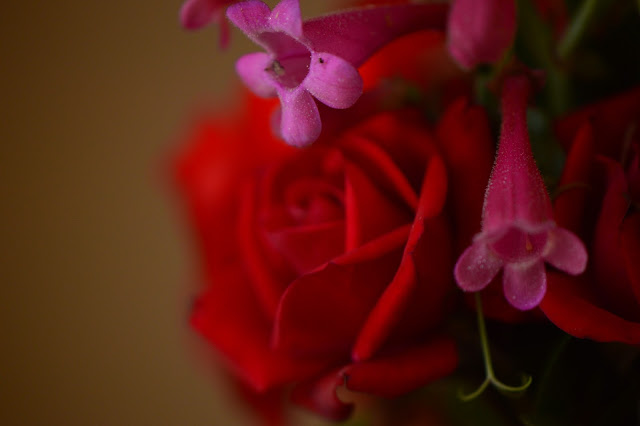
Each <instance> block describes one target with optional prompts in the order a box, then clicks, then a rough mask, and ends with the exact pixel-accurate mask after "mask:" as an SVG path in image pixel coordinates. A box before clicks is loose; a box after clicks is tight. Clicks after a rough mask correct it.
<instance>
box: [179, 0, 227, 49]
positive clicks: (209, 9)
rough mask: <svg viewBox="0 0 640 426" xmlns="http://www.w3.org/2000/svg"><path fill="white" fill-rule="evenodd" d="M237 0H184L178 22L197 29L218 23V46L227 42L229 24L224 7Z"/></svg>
mask: <svg viewBox="0 0 640 426" xmlns="http://www.w3.org/2000/svg"><path fill="white" fill-rule="evenodd" d="M236 2H238V0H186V1H185V2H184V3H183V4H182V7H181V8H180V23H181V24H182V26H183V27H184V28H186V29H188V30H199V29H200V28H203V27H206V26H207V25H209V24H211V23H212V22H215V23H217V24H219V25H220V46H221V47H226V46H227V45H228V44H229V26H228V24H227V21H226V20H225V19H224V9H225V8H226V7H227V6H229V5H230V4H233V3H236Z"/></svg>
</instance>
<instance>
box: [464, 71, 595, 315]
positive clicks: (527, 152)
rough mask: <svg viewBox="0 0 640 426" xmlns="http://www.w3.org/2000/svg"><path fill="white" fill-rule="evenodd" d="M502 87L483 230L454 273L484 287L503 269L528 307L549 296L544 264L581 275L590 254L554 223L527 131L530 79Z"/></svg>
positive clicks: (512, 291)
mask: <svg viewBox="0 0 640 426" xmlns="http://www.w3.org/2000/svg"><path fill="white" fill-rule="evenodd" d="M502 90H503V91H502V132H501V135H500V147H499V149H498V155H497V158H496V161H495V164H494V167H493V171H492V172H491V178H490V179H489V184H488V185H487V191H486V193H485V200H484V206H483V212H482V231H481V232H480V233H479V234H477V235H476V236H475V237H474V242H473V244H472V245H471V246H470V247H468V248H467V249H466V250H465V251H464V253H462V255H461V256H460V258H459V259H458V262H457V263H456V266H455V270H454V275H455V278H456V281H457V282H458V286H460V288H462V289H463V290H465V291H479V290H482V289H483V288H485V287H486V286H487V285H488V284H489V283H490V282H491V281H492V280H493V278H494V277H495V276H496V275H497V273H498V272H499V271H500V269H504V272H503V288H504V294H505V297H506V299H507V301H508V302H509V303H510V304H511V305H512V306H514V307H515V308H518V309H520V310H526V309H531V308H534V307H536V306H537V305H538V304H539V303H540V301H541V300H542V298H543V297H544V294H545V291H546V286H547V276H546V271H545V266H544V262H548V263H550V264H551V265H552V266H554V267H556V268H558V269H560V270H562V271H564V272H567V273H569V274H572V275H577V274H580V273H582V272H583V271H584V269H585V267H586V263H587V252H586V249H585V247H584V245H583V244H582V241H580V239H579V238H578V237H576V236H575V235H574V234H572V233H571V232H569V231H567V230H566V229H563V228H559V227H558V226H556V224H555V222H554V221H553V216H552V214H553V213H552V209H551V201H550V199H549V195H548V194H547V192H546V189H545V187H544V183H543V181H542V177H541V176H540V172H539V171H538V168H537V167H536V164H535V161H534V159H533V154H532V152H531V147H530V144H529V137H528V134H527V127H526V108H527V102H528V99H529V96H530V94H531V91H532V83H531V81H530V79H529V78H528V77H525V76H514V77H510V78H508V79H507V80H506V81H505V83H504V85H503V89H502Z"/></svg>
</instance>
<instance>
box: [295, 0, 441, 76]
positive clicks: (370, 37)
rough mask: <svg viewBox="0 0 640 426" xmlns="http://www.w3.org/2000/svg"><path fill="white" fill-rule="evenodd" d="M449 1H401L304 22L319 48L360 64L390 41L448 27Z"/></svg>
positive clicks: (305, 27) (306, 31)
mask: <svg viewBox="0 0 640 426" xmlns="http://www.w3.org/2000/svg"><path fill="white" fill-rule="evenodd" d="M448 8H449V7H448V5H446V4H401V5H393V6H377V7H367V8H360V9H354V10H350V11H346V12H341V13H334V14H330V15H326V16H321V17H319V18H315V19H310V20H308V21H305V22H304V23H303V29H304V35H305V37H306V39H308V40H309V41H310V43H311V45H313V47H314V50H315V51H316V52H331V53H332V54H334V55H336V56H339V57H341V58H343V59H344V60H346V61H348V62H349V63H351V64H352V65H353V66H355V67H358V66H360V65H362V63H364V61H366V60H367V59H368V58H369V57H370V56H371V55H372V54H373V53H374V52H375V51H376V50H378V49H379V48H381V47H382V46H384V45H385V44H387V43H389V42H390V41H392V40H394V39H396V38H398V37H400V36H402V35H405V34H410V33H412V32H415V31H419V30H424V29H434V30H443V29H444V28H445V24H446V19H447V12H448Z"/></svg>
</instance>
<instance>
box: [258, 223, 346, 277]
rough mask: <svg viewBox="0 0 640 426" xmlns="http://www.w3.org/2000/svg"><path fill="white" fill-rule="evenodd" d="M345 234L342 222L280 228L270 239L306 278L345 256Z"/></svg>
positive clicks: (273, 245)
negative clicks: (331, 261)
mask: <svg viewBox="0 0 640 426" xmlns="http://www.w3.org/2000/svg"><path fill="white" fill-rule="evenodd" d="M344 234H345V231H344V222H343V221H339V222H328V223H321V224H318V225H307V226H296V227H289V228H284V229H279V230H277V231H275V232H269V233H268V235H267V237H268V239H269V242H270V244H271V246H272V247H273V248H274V249H275V250H276V251H277V252H278V253H281V254H282V256H284V257H285V258H286V259H287V260H288V261H289V262H290V263H291V264H292V265H293V266H294V267H295V269H296V272H297V273H298V274H299V275H302V274H305V273H308V272H310V271H311V270H312V269H315V268H317V267H318V266H320V265H322V264H324V263H326V262H328V261H329V260H331V259H333V258H335V257H337V256H339V255H340V254H342V253H344Z"/></svg>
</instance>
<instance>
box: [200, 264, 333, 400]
mask: <svg viewBox="0 0 640 426" xmlns="http://www.w3.org/2000/svg"><path fill="white" fill-rule="evenodd" d="M239 271H241V269H240V268H229V270H228V271H226V272H223V273H221V274H219V275H217V276H216V277H215V285H212V286H210V287H209V288H208V290H207V291H206V292H205V293H204V294H202V295H201V296H200V297H199V298H198V299H197V301H196V302H195V304H194V307H193V310H192V313H191V318H190V323H191V326H192V327H193V328H194V329H195V330H197V331H198V332H199V333H200V334H201V335H203V336H204V337H205V338H206V339H207V340H209V341H210V342H211V343H212V344H213V346H214V347H215V348H216V349H217V350H218V351H220V352H221V353H222V354H223V355H224V357H225V359H226V361H227V362H228V363H229V364H230V366H231V369H232V370H233V371H235V373H236V374H237V375H239V376H240V377H242V379H243V380H244V381H245V382H247V383H248V384H249V385H251V386H252V387H253V388H254V389H255V390H256V391H264V390H266V389H269V388H272V387H274V386H277V385H280V384H284V383H287V382H290V381H291V380H296V379H300V377H305V376H308V375H312V374H316V373H317V372H318V371H320V370H321V369H322V368H324V367H325V365H326V360H324V361H323V360H297V359H292V358H289V357H287V356H286V355H283V354H276V353H274V352H273V351H272V350H271V347H270V345H269V338H270V335H271V328H270V321H269V320H268V319H267V318H266V317H265V316H264V315H263V314H262V310H261V309H260V307H259V306H258V303H257V301H256V299H255V298H254V293H253V289H252V288H251V286H250V285H249V283H248V280H247V278H246V277H245V276H244V274H242V272H239Z"/></svg>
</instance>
